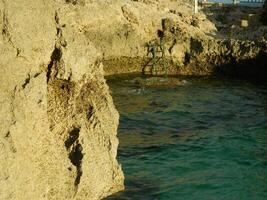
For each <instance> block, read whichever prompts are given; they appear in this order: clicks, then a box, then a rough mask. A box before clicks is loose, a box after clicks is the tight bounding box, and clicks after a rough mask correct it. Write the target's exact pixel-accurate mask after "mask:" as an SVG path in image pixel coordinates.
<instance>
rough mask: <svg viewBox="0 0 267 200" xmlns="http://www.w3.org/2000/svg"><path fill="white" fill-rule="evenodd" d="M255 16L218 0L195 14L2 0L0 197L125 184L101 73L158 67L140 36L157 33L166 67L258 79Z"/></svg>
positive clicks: (179, 9)
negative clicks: (149, 61) (151, 62)
mask: <svg viewBox="0 0 267 200" xmlns="http://www.w3.org/2000/svg"><path fill="white" fill-rule="evenodd" d="M218 10H221V11H223V12H225V13H233V14H232V15H227V19H224V18H222V16H221V15H220V12H218ZM261 15H262V10H261V9H258V8H257V9H256V8H254V9H251V8H234V7H221V8H218V7H216V6H215V7H214V6H211V7H205V6H203V7H202V8H201V10H200V12H199V13H198V14H196V15H194V14H193V6H192V5H191V1H186V0H185V1H172V0H115V1H113V0H103V1H98V0H29V1H27V3H25V2H22V1H19V0H13V1H8V0H2V1H0V27H1V30H2V31H1V37H0V52H1V54H0V65H1V66H0V74H1V76H0V81H1V90H0V102H1V115H0V123H1V126H0V128H1V129H0V130H1V132H0V160H1V164H0V185H1V187H0V199H33V200H34V199H38V200H39V199H92V200H93V199H101V198H103V197H106V196H108V195H110V194H112V193H114V192H117V191H120V190H123V188H124V184H123V181H124V176H123V172H122V170H121V166H120V164H119V163H118V161H117V159H116V156H117V147H118V139H117V136H116V134H117V127H118V119H119V115H118V112H117V111H116V109H115V107H114V104H113V101H112V98H111V96H110V94H109V89H108V86H107V84H106V82H105V79H104V75H114V74H121V73H134V72H139V73H140V72H144V73H146V74H149V75H160V74H164V73H165V72H166V69H164V67H157V69H156V70H151V68H149V67H148V68H145V64H146V62H147V59H148V57H147V53H148V52H147V48H146V44H147V43H148V42H151V41H157V42H160V41H164V54H165V56H166V60H165V62H166V63H167V64H168V68H167V70H168V74H170V75H210V74H213V73H216V72H218V71H220V72H224V73H227V74H231V75H235V74H236V76H242V77H246V76H248V77H255V78H258V77H260V78H262V79H264V78H266V74H267V73H266V67H265V65H266V52H267V42H266V33H267V27H266V26H264V25H263V23H262V22H261V21H260V20H259V18H260V16H261ZM233 19H236V20H233ZM243 19H245V20H247V22H248V26H245V25H243V26H245V27H242V26H241V25H240V23H241V21H240V20H243ZM245 24H246V23H245ZM227 33H229V34H227ZM240 33H241V34H240ZM141 84H142V83H141ZM145 84H149V83H145ZM174 84H177V83H174Z"/></svg>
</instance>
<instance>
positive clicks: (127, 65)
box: [81, 0, 267, 75]
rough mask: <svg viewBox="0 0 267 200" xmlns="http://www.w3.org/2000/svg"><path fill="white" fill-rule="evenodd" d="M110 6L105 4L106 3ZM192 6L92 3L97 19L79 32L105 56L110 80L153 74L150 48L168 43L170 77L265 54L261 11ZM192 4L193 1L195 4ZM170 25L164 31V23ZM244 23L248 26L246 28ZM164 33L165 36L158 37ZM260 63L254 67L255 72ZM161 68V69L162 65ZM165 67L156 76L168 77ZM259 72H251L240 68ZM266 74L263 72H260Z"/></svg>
mask: <svg viewBox="0 0 267 200" xmlns="http://www.w3.org/2000/svg"><path fill="white" fill-rule="evenodd" d="M105 2H106V1H105ZM190 2H191V1H188V2H186V1H171V0H158V1H141V0H140V1H139V0H135V1H133V0H132V1H130V0H129V1H126V0H117V1H116V2H113V3H112V4H106V3H104V2H101V3H100V2H92V3H91V4H89V5H88V7H87V9H88V10H90V13H91V14H92V15H94V17H92V18H91V19H90V20H89V19H88V20H89V21H90V23H89V21H88V22H84V26H83V27H81V31H82V32H84V34H85V36H86V37H87V38H88V39H89V40H90V41H92V43H94V44H95V46H96V48H97V49H98V50H99V52H101V60H102V61H103V64H104V71H105V74H106V75H110V74H118V73H131V72H141V71H146V73H149V74H151V73H152V70H151V67H147V68H146V69H144V66H146V64H147V63H148V61H149V59H148V58H147V48H146V44H147V43H148V42H150V41H154V40H156V41H158V43H159V41H160V39H162V37H163V38H164V40H165V44H164V45H165V56H166V61H167V62H168V73H169V74H183V75H207V74H211V73H215V72H216V71H218V70H221V69H223V71H225V69H229V70H227V71H229V72H230V71H231V70H232V69H231V70H230V68H229V66H230V65H235V64H239V63H240V64H241V65H243V63H246V61H248V60H254V61H256V60H257V58H258V57H262V56H263V55H266V51H267V50H266V38H267V27H266V26H264V25H263V24H262V22H260V15H261V13H262V10H261V9H260V8H246V7H244V8H243V7H241V8H238V7H232V6H224V7H220V6H219V7H218V6H216V5H214V6H208V7H205V6H203V7H201V8H200V12H199V13H198V14H195V15H194V14H193V6H192V5H191V4H190ZM191 3H192V2H191ZM164 20H167V21H169V24H168V26H167V27H166V28H165V30H164V27H163V24H162V22H163V21H164ZM241 21H247V22H248V26H247V27H242V26H241V25H242V23H241ZM160 32H164V33H163V34H162V35H161V36H160ZM259 63H261V61H260V62H258V61H257V62H255V64H254V67H255V66H257V65H258V64H259ZM161 66H162V64H161ZM162 68H163V67H159V68H158V72H157V74H161V73H164V72H163V69H162ZM245 68H246V70H245V71H246V72H245V71H244V74H249V71H253V70H254V71H257V72H259V71H261V68H262V67H260V69H258V68H257V69H256V68H253V67H251V69H249V67H239V66H238V65H236V68H234V69H235V71H236V72H238V71H240V69H245ZM260 74H262V73H260Z"/></svg>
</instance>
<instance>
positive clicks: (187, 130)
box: [108, 77, 267, 200]
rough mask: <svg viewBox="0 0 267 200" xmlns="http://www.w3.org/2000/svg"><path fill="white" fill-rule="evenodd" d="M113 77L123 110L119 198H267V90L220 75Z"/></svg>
mask: <svg viewBox="0 0 267 200" xmlns="http://www.w3.org/2000/svg"><path fill="white" fill-rule="evenodd" d="M130 80H131V78H129V77H128V78H127V77H125V78H119V79H118V78H117V79H114V80H110V81H108V84H109V86H110V88H111V90H112V96H113V99H114V103H115V105H116V107H117V109H118V110H119V112H120V116H121V118H120V126H119V134H118V136H119V139H120V146H119V151H118V159H119V161H120V163H122V167H123V170H124V173H125V177H126V181H125V184H126V190H125V191H124V192H122V193H119V194H117V195H115V196H113V197H110V198H108V199H113V200H114V199H117V200H119V199H120V200H122V199H123V200H124V199H125V200H126V199H127V200H128V199H131V200H157V199H160V200H176V199H177V200H179V199H182V200H191V199H207V200H213V199H214V200H220V199H222V200H232V199H233V200H234V199H242V200H246V199H248V200H251V199H256V200H261V199H264V200H266V199H267V87H266V86H264V85H253V84H249V83H246V82H242V81H230V80H217V79H216V78H192V79H187V84H185V85H183V86H177V87H171V88H166V87H162V88H161V87H158V88H139V87H137V86H134V85H133V83H132V82H131V81H130Z"/></svg>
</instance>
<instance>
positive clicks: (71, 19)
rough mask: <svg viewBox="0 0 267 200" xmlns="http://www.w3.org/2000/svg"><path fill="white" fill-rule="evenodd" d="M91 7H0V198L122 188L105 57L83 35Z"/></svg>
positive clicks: (78, 195) (88, 195)
mask: <svg viewBox="0 0 267 200" xmlns="http://www.w3.org/2000/svg"><path fill="white" fill-rule="evenodd" d="M85 3H86V1H78V0H77V1H65V0H64V1H63V0H62V1H52V0H29V1H27V2H24V1H19V0H14V1H7V0H2V1H0V27H1V35H0V52H1V54H0V65H1V66H0V81H1V86H0V87H1V90H0V102H1V103H0V105H1V115H0V124H1V125H0V128H1V129H0V130H1V131H0V160H1V164H0V186H1V187H0V199H3V200H4V199H20V200H22V199H33V200H34V199H36V200H37V199H38V200H39V199H101V198H102V197H105V196H107V195H109V194H111V193H114V192H116V191H119V190H122V189H123V174H122V171H121V167H120V165H119V164H118V162H117V160H116V153H117V146H118V140H117V137H116V132H117V126H118V117H119V116H118V113H117V111H116V110H115V108H114V105H113V102H112V98H111V96H110V95H109V92H108V87H107V85H106V83H105V80H104V78H103V70H102V64H101V62H99V61H98V60H99V55H100V54H99V52H98V51H97V50H96V48H95V47H94V46H93V44H92V42H90V40H88V39H87V38H86V36H85V35H84V34H83V33H81V32H80V28H81V27H82V26H83V23H82V22H83V20H84V21H86V20H87V19H86V17H84V15H87V14H88V10H87V9H86V7H85ZM87 3H88V2H87ZM88 18H90V16H88Z"/></svg>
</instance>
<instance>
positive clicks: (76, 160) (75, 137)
mask: <svg viewBox="0 0 267 200" xmlns="http://www.w3.org/2000/svg"><path fill="white" fill-rule="evenodd" d="M79 135H80V127H79V128H78V127H74V128H73V129H72V130H71V131H70V133H69V137H68V139H67V140H66V141H65V147H66V149H67V150H68V151H69V159H70V161H71V163H72V164H73V165H74V166H75V167H76V170H77V175H76V179H75V182H74V185H75V186H78V185H79V183H80V180H81V176H82V159H83V153H82V151H83V147H82V145H81V144H80V143H79Z"/></svg>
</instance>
